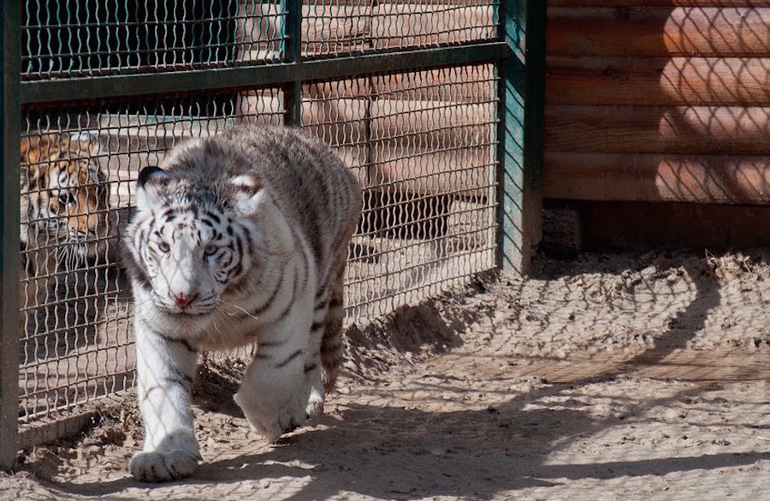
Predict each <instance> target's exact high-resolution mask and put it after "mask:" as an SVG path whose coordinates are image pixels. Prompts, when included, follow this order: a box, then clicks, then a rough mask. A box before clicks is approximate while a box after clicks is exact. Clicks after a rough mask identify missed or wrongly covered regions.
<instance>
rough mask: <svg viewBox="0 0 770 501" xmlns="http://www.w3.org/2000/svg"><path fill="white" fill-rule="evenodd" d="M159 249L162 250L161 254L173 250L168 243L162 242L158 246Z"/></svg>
mask: <svg viewBox="0 0 770 501" xmlns="http://www.w3.org/2000/svg"><path fill="white" fill-rule="evenodd" d="M158 249H160V251H161V252H168V251H170V250H171V246H170V245H169V244H167V243H166V242H160V243H159V244H158Z"/></svg>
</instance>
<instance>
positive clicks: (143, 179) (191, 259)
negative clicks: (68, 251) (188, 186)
mask: <svg viewBox="0 0 770 501" xmlns="http://www.w3.org/2000/svg"><path fill="white" fill-rule="evenodd" d="M183 184H184V183H182V185H183ZM241 189H247V190H253V193H252V195H254V194H255V193H256V191H257V189H256V188H253V187H251V186H250V187H247V188H243V187H242V186H241ZM216 191H217V190H216V189H214V190H212V191H211V192H208V193H206V194H204V195H203V196H197V197H196V196H190V195H189V193H186V192H185V187H184V186H181V185H175V184H174V182H173V181H171V180H170V179H169V177H168V174H167V173H166V172H165V171H163V170H161V169H158V168H155V167H150V168H145V169H144V170H142V172H141V173H140V178H139V180H138V182H137V211H138V214H137V219H136V221H135V222H134V223H133V224H132V225H131V226H130V228H129V230H128V232H127V233H128V239H129V241H128V242H127V244H128V245H127V247H128V248H129V249H130V251H131V253H132V254H133V259H134V262H135V263H137V264H139V265H140V268H141V269H140V271H139V275H140V276H142V277H143V278H144V280H143V281H144V283H145V284H146V285H147V286H148V287H147V289H148V292H149V294H150V299H151V301H152V303H153V304H154V305H155V307H156V308H157V309H158V310H160V311H161V312H163V313H166V314H171V315H173V316H174V317H175V321H182V320H184V318H186V317H190V316H196V317H198V318H199V319H200V318H203V317H205V316H207V315H212V314H214V313H215V311H216V310H217V308H218V306H219V305H220V304H221V299H222V296H223V295H225V294H226V290H227V289H228V287H229V288H230V289H229V291H228V292H232V291H233V286H234V284H237V283H238V282H239V281H241V280H242V279H244V277H245V276H246V275H247V274H248V272H250V271H251V272H253V271H254V266H255V265H256V263H255V259H254V256H255V250H256V249H257V248H259V247H260V244H259V243H258V242H256V241H255V236H256V235H257V234H258V231H257V230H256V228H255V227H254V225H253V223H252V222H251V220H250V219H249V218H248V217H246V218H243V217H237V216H236V214H240V215H244V214H243V212H238V211H237V209H236V210H235V211H234V208H233V206H232V205H231V204H229V203H226V202H223V198H222V197H218V196H217V195H216ZM236 287H237V286H236Z"/></svg>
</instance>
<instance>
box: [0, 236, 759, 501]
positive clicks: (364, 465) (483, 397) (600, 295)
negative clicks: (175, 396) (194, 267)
mask: <svg viewBox="0 0 770 501" xmlns="http://www.w3.org/2000/svg"><path fill="white" fill-rule="evenodd" d="M769 256H770V254H768V252H767V251H764V250H762V251H756V252H751V253H742V254H741V253H731V254H725V255H720V256H714V255H711V254H708V253H704V254H701V255H692V254H643V255H640V254H622V255H605V254H587V255H584V256H581V257H580V258H578V259H576V260H573V261H557V260H550V259H545V258H541V259H539V260H538V261H537V263H536V270H535V272H534V274H533V275H532V276H531V277H530V278H528V279H526V280H513V279H507V278H495V277H483V278H480V279H478V280H476V281H474V282H473V283H471V284H469V285H468V286H466V287H463V288H458V289H455V290H453V291H451V292H450V293H447V294H444V295H443V296H441V297H440V298H438V299H436V300H433V301H430V302H427V303H424V304H421V305H411V306H406V307H403V308H401V309H400V310H399V311H397V312H396V313H395V314H393V315H391V316H389V317H388V318H385V319H381V320H378V321H376V322H374V323H373V324H371V325H367V326H353V327H351V328H350V330H349V338H348V341H349V346H348V355H349V356H348V359H347V362H346V364H345V371H344V374H343V377H342V379H341V381H340V383H339V384H338V388H339V389H338V391H337V392H336V393H335V394H334V395H332V396H331V398H330V401H329V404H328V407H327V414H326V415H325V416H323V417H322V418H320V419H317V420H315V421H313V422H311V423H310V425H309V426H307V427H305V428H303V429H300V430H297V431H296V432H294V433H292V434H290V435H288V436H287V437H285V438H284V439H282V440H281V441H280V442H279V443H278V444H276V445H273V446H269V445H267V444H265V442H264V441H263V440H262V439H261V437H259V436H258V435H256V434H255V433H253V432H251V431H249V429H248V426H247V424H246V423H245V420H244V419H243V418H242V416H241V414H240V411H239V410H238V409H237V407H235V406H234V405H233V404H232V402H231V400H230V396H231V394H232V392H233V391H234V390H235V388H236V387H237V377H238V373H239V371H240V370H241V369H242V367H241V366H239V365H238V364H239V362H237V361H233V360H232V359H225V360H224V361H223V360H221V359H216V360H214V359H212V360H211V361H209V363H207V364H206V365H204V366H203V367H202V369H201V373H200V377H199V383H198V385H197V386H196V402H197V405H196V408H195V410H194V412H195V416H196V433H197V434H198V439H199V441H200V443H201V445H202V455H203V459H204V462H203V464H202V465H201V467H200V468H199V470H198V471H197V472H196V474H195V476H194V477H193V478H191V479H187V480H185V481H182V482H176V483H172V484H168V485H162V486H147V485H143V484H139V483H137V482H135V481H133V479H131V478H130V477H129V476H128V474H127V471H126V464H127V461H128V458H129V457H130V456H131V454H132V453H133V451H135V450H136V449H137V448H138V447H139V444H140V443H141V430H140V427H139V420H138V416H137V414H136V411H135V410H134V408H135V406H134V403H133V402H131V401H129V402H127V403H126V405H125V406H124V407H123V408H122V409H123V411H122V412H111V413H109V414H105V415H103V416H102V417H101V419H100V421H99V422H98V423H97V425H96V426H95V427H94V428H93V429H92V430H91V431H90V432H89V433H88V434H87V435H85V436H83V437H79V438H78V439H77V440H73V441H69V442H62V443H60V444H57V445H55V446H47V447H39V448H36V449H35V450H33V451H27V452H26V453H25V455H24V462H23V464H22V465H21V466H20V468H19V471H18V472H17V473H15V474H13V475H4V476H0V498H2V499H13V498H19V499H91V498H104V499H217V500H220V501H221V500H230V499H238V500H240V499H255V498H275V499H297V500H305V499H307V500H310V499H356V500H363V499H410V500H411V499H426V498H430V499H510V498H516V499H523V500H535V499H549V500H559V499H570V500H575V499H602V500H634V499H639V500H642V499H645V500H646V499H683V500H690V499H692V500H694V499H725V498H728V497H729V498H730V499H745V500H756V499H763V498H764V497H766V495H767V494H766V493H767V492H769V489H770V421H769V420H768V417H767V416H768V413H767V405H768V398H770V385H769V384H768V382H767V381H768V379H769V378H770V360H769V359H768V354H770V308H769V307H768V306H769V305H770V264H768V263H770V257H769Z"/></svg>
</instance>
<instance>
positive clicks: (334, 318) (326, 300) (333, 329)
mask: <svg viewBox="0 0 770 501" xmlns="http://www.w3.org/2000/svg"><path fill="white" fill-rule="evenodd" d="M340 261H341V265H338V267H337V271H336V272H335V273H334V274H333V275H332V276H331V277H330V279H329V282H328V284H327V285H326V287H325V288H324V289H322V290H321V292H320V293H319V294H318V295H317V298H316V305H315V310H314V312H313V327H312V329H311V332H310V343H311V350H310V355H311V356H310V357H308V358H307V360H306V361H305V377H306V378H307V382H308V386H309V387H310V396H309V398H308V403H307V408H306V410H307V413H308V415H309V416H310V417H318V416H320V415H321V414H323V408H324V401H325V395H326V393H329V392H331V390H332V388H333V387H334V383H335V381H336V379H337V373H338V371H339V365H340V361H341V360H342V351H343V346H342V321H343V319H344V315H345V310H344V308H343V301H342V299H343V298H342V294H343V279H344V277H345V259H344V257H343V258H342V259H341V260H340Z"/></svg>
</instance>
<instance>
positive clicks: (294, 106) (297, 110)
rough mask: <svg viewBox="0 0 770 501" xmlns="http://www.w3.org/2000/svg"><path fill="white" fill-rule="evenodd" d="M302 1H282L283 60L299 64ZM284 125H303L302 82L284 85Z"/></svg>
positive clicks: (296, 81) (295, 81)
mask: <svg viewBox="0 0 770 501" xmlns="http://www.w3.org/2000/svg"><path fill="white" fill-rule="evenodd" d="M302 3H303V2H302V1H301V0H281V8H282V12H283V14H284V16H285V17H284V20H283V25H282V26H283V31H282V38H283V40H282V41H281V47H282V50H281V59H282V60H283V61H285V62H289V63H294V64H299V63H300V59H301V58H302ZM283 113H284V115H283V123H284V125H292V126H300V125H302V81H300V80H296V79H295V80H293V81H291V82H287V83H286V84H285V85H283Z"/></svg>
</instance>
